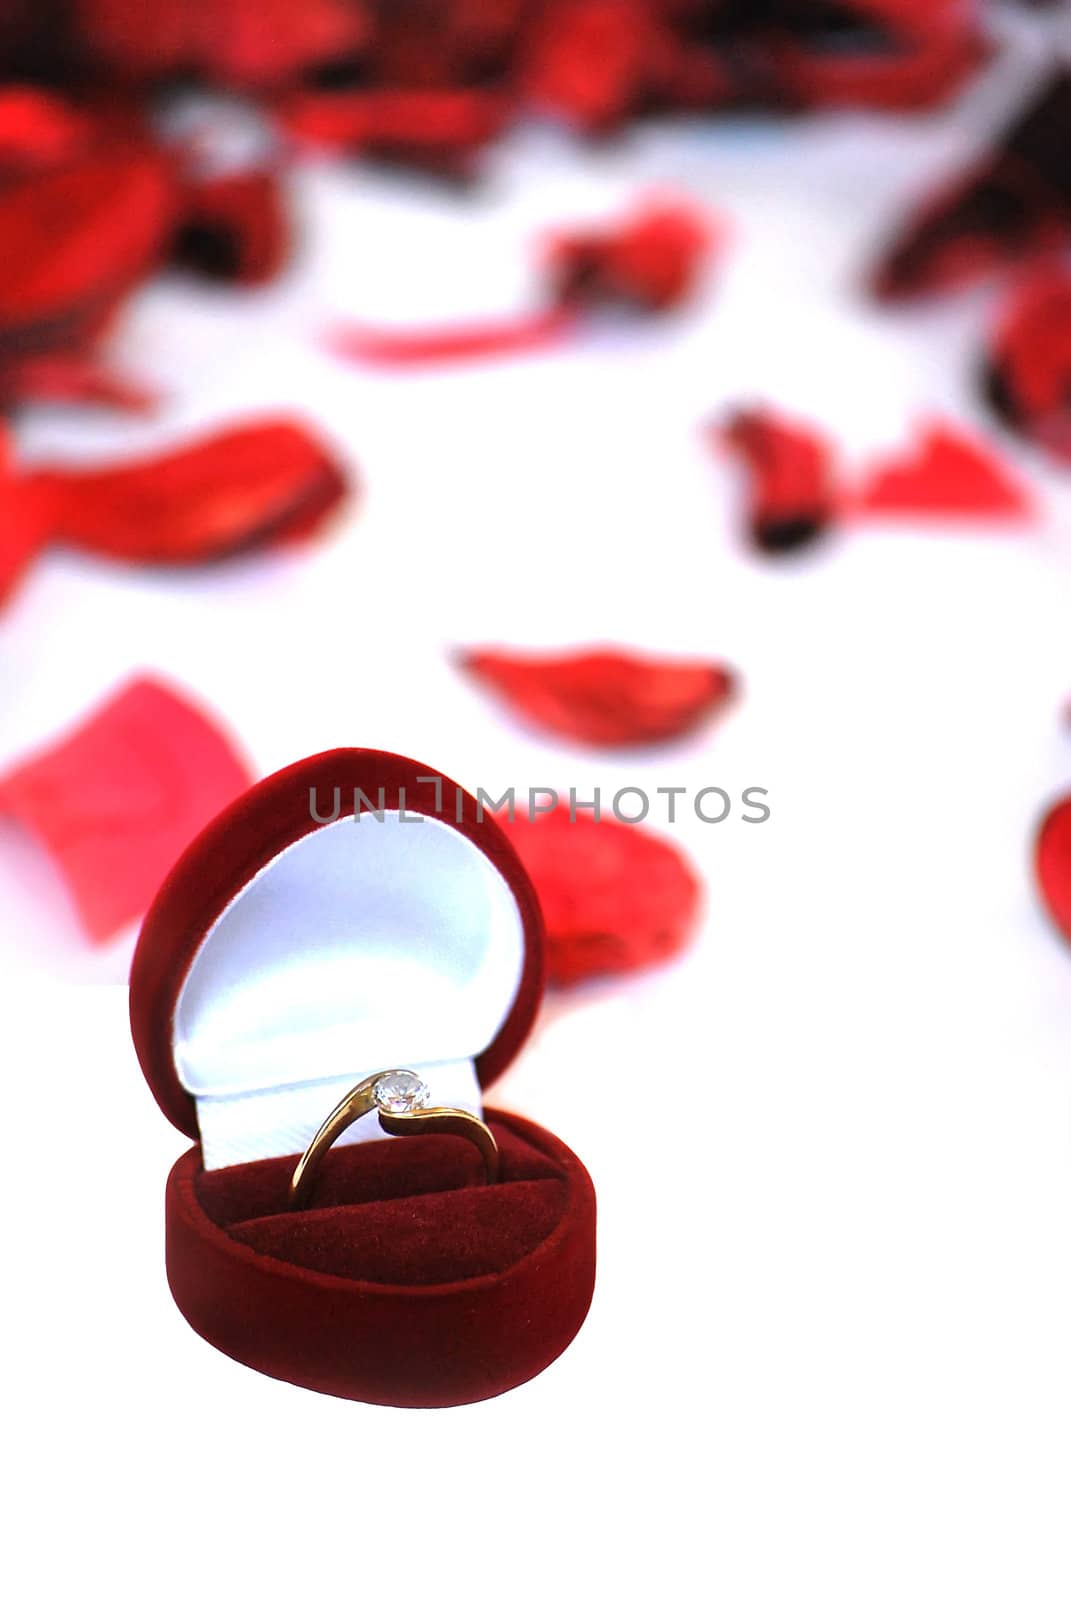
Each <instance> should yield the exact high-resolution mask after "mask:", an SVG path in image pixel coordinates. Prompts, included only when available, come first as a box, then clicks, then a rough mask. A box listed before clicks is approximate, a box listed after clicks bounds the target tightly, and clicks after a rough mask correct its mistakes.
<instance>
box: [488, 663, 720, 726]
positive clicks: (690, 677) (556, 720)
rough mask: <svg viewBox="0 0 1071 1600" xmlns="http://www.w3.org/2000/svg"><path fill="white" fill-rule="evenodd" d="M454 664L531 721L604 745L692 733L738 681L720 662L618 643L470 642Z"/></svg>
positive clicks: (708, 716) (716, 708)
mask: <svg viewBox="0 0 1071 1600" xmlns="http://www.w3.org/2000/svg"><path fill="white" fill-rule="evenodd" d="M460 664H461V665H462V666H463V667H464V668H465V670H466V671H467V672H470V673H472V675H473V677H475V678H478V679H479V680H480V681H481V682H482V683H485V684H487V685H488V686H489V687H490V688H492V689H493V690H495V691H496V692H497V693H498V694H500V695H501V696H502V697H503V699H505V700H506V701H508V703H509V704H510V705H511V706H513V707H514V708H515V709H516V710H518V711H519V712H520V713H521V715H522V716H523V717H525V718H526V719H527V720H528V721H530V722H532V723H534V724H535V725H536V726H538V727H541V728H546V729H549V730H550V731H551V732H552V733H559V734H564V735H565V737H566V738H568V739H575V740H577V741H578V742H579V743H581V744H589V745H599V746H608V747H614V746H617V747H623V746H627V745H645V744H653V743H657V742H659V741H661V740H665V739H676V738H679V737H680V736H681V735H683V734H686V733H690V732H691V731H692V730H693V729H695V728H697V727H699V726H700V725H701V724H702V723H704V722H706V721H707V720H708V719H709V718H710V717H711V716H713V715H714V713H715V712H716V711H719V710H721V709H722V708H723V707H724V706H725V705H726V703H727V702H728V701H729V700H730V699H731V697H732V696H733V694H734V692H735V690H736V687H737V680H736V677H735V675H734V674H733V673H732V672H731V671H730V670H729V668H728V667H725V666H723V665H722V664H721V663H719V662H713V661H677V660H672V659H669V658H664V657H663V658H658V659H654V658H650V657H641V656H635V655H627V654H625V652H624V651H620V650H591V651H579V652H571V653H569V654H566V655H559V656H527V655H516V654H512V653H507V652H504V651H496V650H474V651H470V652H468V653H466V654H464V655H462V657H461V658H460Z"/></svg>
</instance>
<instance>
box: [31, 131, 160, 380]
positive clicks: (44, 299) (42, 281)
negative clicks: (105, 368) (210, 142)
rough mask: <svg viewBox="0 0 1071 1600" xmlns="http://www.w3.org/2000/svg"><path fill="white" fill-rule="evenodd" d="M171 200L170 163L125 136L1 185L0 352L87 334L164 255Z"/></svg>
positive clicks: (36, 348)
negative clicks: (31, 175) (77, 157)
mask: <svg viewBox="0 0 1071 1600" xmlns="http://www.w3.org/2000/svg"><path fill="white" fill-rule="evenodd" d="M174 203H175V185H174V182H173V178H172V174H171V172H170V168H169V165H168V163H167V161H166V160H165V159H164V158H163V157H162V156H161V155H159V154H157V153H156V152H155V151H154V150H152V149H151V148H149V147H148V146H147V145H142V144H134V143H130V142H125V141H121V140H115V141H112V142H109V143H106V144H104V145H102V146H101V147H100V148H97V149H94V150H93V151H92V152H90V153H89V154H87V155H86V156H85V157H84V158H83V159H82V160H80V161H77V162H74V163H72V164H69V165H65V166H62V167H58V168H54V169H52V170H50V171H47V172H44V173H39V174H35V175H34V176H33V177H32V178H26V179H23V180H20V181H19V182H16V183H12V184H8V185H6V186H5V187H4V188H2V189H0V238H2V239H3V241H4V247H3V253H2V254H0V356H3V357H8V356H12V355H25V354H28V353H38V352H40V351H43V350H52V349H55V348H56V347H67V346H70V345H72V344H82V343H84V342H86V341H87V340H88V339H89V338H90V337H91V336H92V335H93V334H94V333H95V332H96V331H97V330H98V329H99V328H100V326H101V325H102V323H103V322H104V321H105V320H106V319H107V318H108V316H109V315H110V314H111V312H112V311H113V310H114V308H115V307H116V305H117V304H118V303H119V301H120V300H121V299H122V297H123V296H124V295H126V294H127V293H128V292H129V290H130V289H131V288H132V287H133V286H134V285H135V284H136V283H137V282H139V281H140V279H142V278H143V277H144V276H145V275H146V274H147V273H148V272H149V271H151V270H152V268H153V267H154V266H155V265H156V263H157V262H158V260H159V259H160V257H161V255H162V252H163V250H164V248H165V245H166V241H167V236H168V233H169V231H170V227H171V222H172V216H173V208H174Z"/></svg>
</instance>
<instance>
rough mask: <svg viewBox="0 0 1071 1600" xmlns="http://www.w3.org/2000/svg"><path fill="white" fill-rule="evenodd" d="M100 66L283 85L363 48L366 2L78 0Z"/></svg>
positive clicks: (128, 73)
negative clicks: (321, 64) (308, 71)
mask: <svg viewBox="0 0 1071 1600" xmlns="http://www.w3.org/2000/svg"><path fill="white" fill-rule="evenodd" d="M74 6H75V11H76V14H77V18H78V21H79V23H80V25H81V29H82V31H83V33H84V34H85V36H86V39H87V41H88V43H89V44H90V46H91V48H92V52H93V55H94V57H95V58H96V60H97V61H98V63H99V64H100V65H101V66H103V67H106V68H110V69H111V71H112V73H114V74H115V76H117V77H118V78H120V79H123V80H129V79H140V80H153V79H168V78H176V77H179V76H182V75H193V74H196V75H197V76H199V77H201V78H204V79H207V80H208V81H210V82H217V83H226V84H231V85H235V86H238V87H241V88H263V87H270V86H271V85H274V84H278V83H283V82H285V81H287V80H288V79H291V78H293V77H294V76H296V75H297V74H298V73H300V72H302V71H304V70H306V69H311V68H313V67H316V66H319V65H320V63H321V62H324V61H330V60H331V59H332V58H333V57H336V56H340V55H346V54H348V53H349V52H351V51H353V50H355V49H358V48H359V47H360V46H361V45H362V44H363V43H364V41H365V39H366V37H367V33H368V19H367V15H366V12H365V8H364V6H363V5H362V4H361V3H360V0H301V3H300V4H295V3H294V0H227V3H226V4H221V0H178V3H176V0H137V3H136V4H133V3H131V0H74Z"/></svg>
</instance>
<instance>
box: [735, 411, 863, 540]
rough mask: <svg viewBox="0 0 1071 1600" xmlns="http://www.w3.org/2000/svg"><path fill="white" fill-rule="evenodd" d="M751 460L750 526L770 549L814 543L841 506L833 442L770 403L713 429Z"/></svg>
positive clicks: (747, 460) (749, 465) (809, 425)
mask: <svg viewBox="0 0 1071 1600" xmlns="http://www.w3.org/2000/svg"><path fill="white" fill-rule="evenodd" d="M714 438H715V440H719V441H720V440H724V441H725V443H726V444H728V445H729V446H730V448H731V449H733V450H734V451H736V452H737V453H738V454H739V455H740V456H741V457H742V459H743V460H744V462H745V463H746V464H747V467H748V471H749V483H748V511H747V519H748V527H749V530H750V533H751V537H752V540H753V541H754V543H755V544H756V545H757V546H758V548H759V549H760V550H763V551H765V552H766V553H767V554H770V555H774V554H781V553H783V552H785V551H790V550H797V549H799V548H800V547H801V546H803V545H806V544H810V543H812V542H813V541H814V540H815V539H817V538H818V537H819V536H820V535H821V534H822V533H823V532H824V531H825V529H826V527H827V526H828V524H829V523H830V521H831V520H832V518H833V516H834V514H835V512H836V510H837V494H836V486H835V482H834V471H833V447H832V445H831V444H830V442H829V440H828V439H826V438H825V437H824V436H823V435H822V434H821V433H819V431H818V430H817V428H815V427H814V426H813V425H812V424H804V423H801V422H796V421H790V420H789V419H788V418H787V417H783V416H781V415H779V414H778V413H777V412H775V411H772V410H770V409H769V408H768V407H760V406H756V407H752V408H750V409H746V410H741V411H737V412H736V413H735V414H734V415H733V416H732V417H730V419H729V421H728V422H727V423H726V424H725V426H724V427H718V428H716V429H715V430H714Z"/></svg>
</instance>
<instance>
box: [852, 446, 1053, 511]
mask: <svg viewBox="0 0 1071 1600" xmlns="http://www.w3.org/2000/svg"><path fill="white" fill-rule="evenodd" d="M853 509H855V510H856V511H858V512H862V513H864V514H869V515H889V516H922V517H977V518H982V519H985V518H996V519H999V520H1007V519H1009V518H1010V519H1017V520H1022V519H1028V518H1030V517H1032V516H1033V514H1034V500H1033V496H1032V495H1031V493H1030V491H1029V489H1028V488H1027V487H1026V485H1025V484H1023V483H1022V482H1020V480H1019V479H1018V478H1017V477H1016V475H1015V474H1014V473H1013V472H1012V470H1011V469H1010V467H1008V466H1007V464H1006V463H1005V462H1003V461H1001V460H1000V458H999V456H997V455H996V454H995V453H994V452H993V450H992V449H991V448H990V447H989V446H988V445H987V444H985V443H984V442H983V441H981V440H979V439H972V438H970V437H968V435H966V434H964V433H960V432H959V431H958V430H957V429H955V428H952V427H951V426H950V425H949V424H948V423H945V422H929V423H926V424H924V425H923V426H922V427H921V429H920V430H919V435H918V438H917V440H916V441H915V443H914V445H913V446H911V447H910V448H909V449H908V450H907V451H905V452H904V453H903V454H902V455H900V456H893V457H891V458H890V459H889V460H886V461H884V462H879V463H878V464H877V465H876V466H873V467H871V468H870V470H869V471H868V473H867V474H866V476H865V478H864V480H863V482H862V484H861V485H860V488H859V490H858V493H857V495H856V496H854V497H853Z"/></svg>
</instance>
